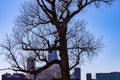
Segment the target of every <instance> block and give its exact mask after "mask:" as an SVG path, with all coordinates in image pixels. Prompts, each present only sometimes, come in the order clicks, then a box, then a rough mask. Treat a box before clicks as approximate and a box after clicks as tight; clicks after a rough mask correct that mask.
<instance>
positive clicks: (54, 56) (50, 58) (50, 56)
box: [48, 50, 58, 62]
mask: <svg viewBox="0 0 120 80" xmlns="http://www.w3.org/2000/svg"><path fill="white" fill-rule="evenodd" d="M55 59H58V55H57V50H54V51H52V52H51V53H49V54H48V62H51V61H53V60H55Z"/></svg>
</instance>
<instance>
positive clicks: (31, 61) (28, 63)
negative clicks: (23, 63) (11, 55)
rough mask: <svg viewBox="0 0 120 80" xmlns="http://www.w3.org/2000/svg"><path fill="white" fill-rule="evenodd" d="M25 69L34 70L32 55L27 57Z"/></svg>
mask: <svg viewBox="0 0 120 80" xmlns="http://www.w3.org/2000/svg"><path fill="white" fill-rule="evenodd" d="M27 69H28V70H34V69H35V59H34V58H33V57H29V58H27Z"/></svg>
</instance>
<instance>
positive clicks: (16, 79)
mask: <svg viewBox="0 0 120 80" xmlns="http://www.w3.org/2000/svg"><path fill="white" fill-rule="evenodd" d="M2 80H30V79H27V77H26V76H25V75H24V74H22V73H13V75H11V74H10V73H5V74H3V75H2Z"/></svg>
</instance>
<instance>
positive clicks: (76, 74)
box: [74, 68, 81, 80]
mask: <svg viewBox="0 0 120 80" xmlns="http://www.w3.org/2000/svg"><path fill="white" fill-rule="evenodd" d="M74 78H75V79H77V80H81V69H80V68H75V69H74Z"/></svg>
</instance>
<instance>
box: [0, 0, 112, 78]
mask: <svg viewBox="0 0 120 80" xmlns="http://www.w3.org/2000/svg"><path fill="white" fill-rule="evenodd" d="M111 2H112V0H35V1H29V2H26V3H24V4H23V5H22V9H21V14H20V15H18V16H17V18H16V19H15V27H14V29H13V34H12V36H10V35H8V37H7V39H6V41H4V42H3V43H2V44H1V47H2V48H4V50H5V51H4V53H6V56H7V57H8V59H9V62H10V64H11V67H10V68H9V69H11V70H14V71H22V72H26V73H30V74H34V75H35V76H36V75H37V74H38V73H40V72H42V71H43V70H45V69H47V68H49V67H50V66H51V65H53V64H58V65H59V66H60V68H61V80H69V79H70V70H72V69H73V68H75V67H76V66H77V65H78V64H79V63H80V61H81V60H82V59H84V56H87V57H92V56H94V55H97V54H98V52H99V51H100V50H101V48H102V43H101V41H100V39H96V38H95V37H94V36H93V35H92V34H90V33H89V32H88V31H87V30H86V29H85V26H86V24H85V22H84V20H78V21H76V20H72V19H73V17H74V16H75V15H76V14H78V13H80V12H81V11H82V10H83V9H85V8H88V7H87V6H93V5H94V6H96V7H99V6H100V5H101V4H111ZM51 45H52V46H51ZM54 50H57V51H58V56H59V59H57V60H53V61H51V62H48V60H47V58H48V57H47V56H48V54H50V53H51V52H52V51H54ZM29 56H33V57H34V58H35V61H36V62H38V63H40V64H41V63H43V65H42V66H40V68H39V69H33V70H32V71H31V70H28V69H27V68H26V64H27V63H26V61H27V58H28V57H29Z"/></svg>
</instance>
